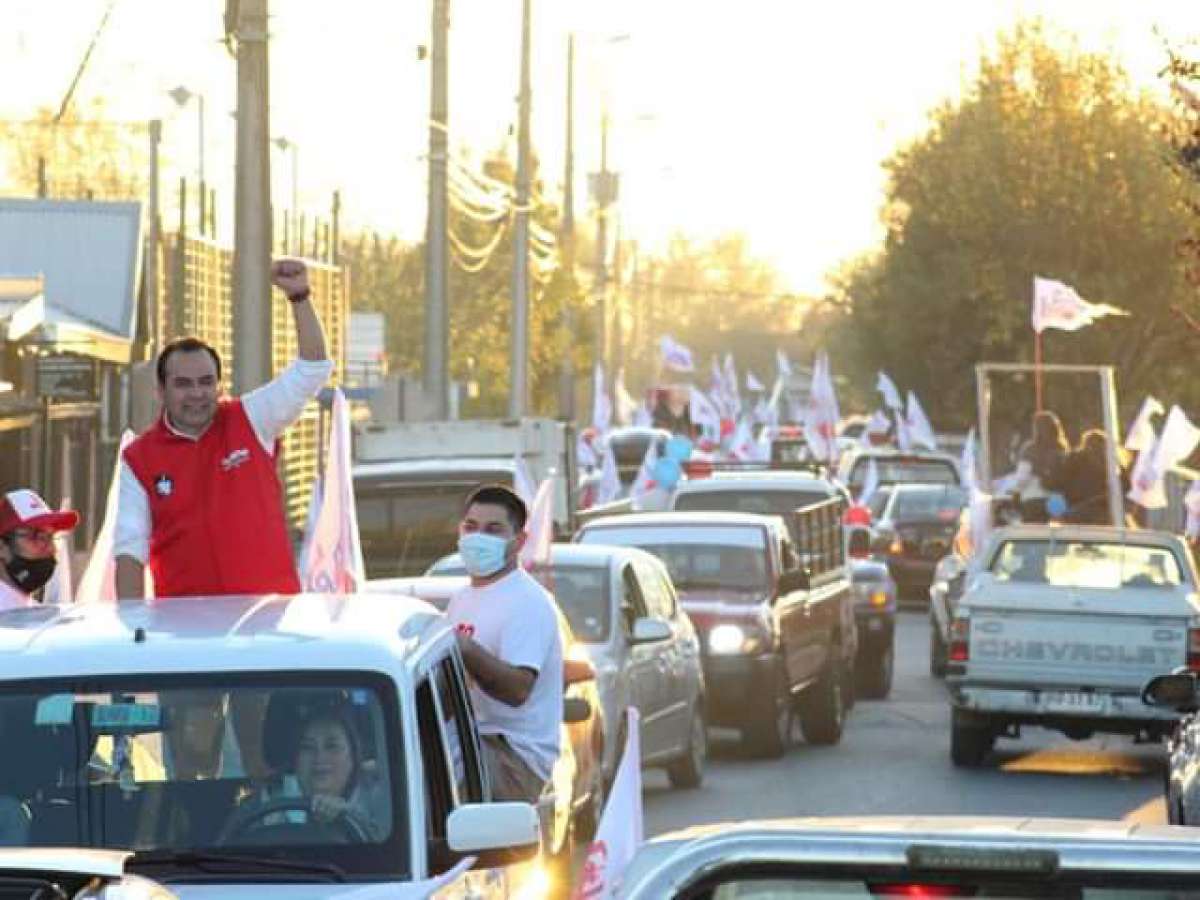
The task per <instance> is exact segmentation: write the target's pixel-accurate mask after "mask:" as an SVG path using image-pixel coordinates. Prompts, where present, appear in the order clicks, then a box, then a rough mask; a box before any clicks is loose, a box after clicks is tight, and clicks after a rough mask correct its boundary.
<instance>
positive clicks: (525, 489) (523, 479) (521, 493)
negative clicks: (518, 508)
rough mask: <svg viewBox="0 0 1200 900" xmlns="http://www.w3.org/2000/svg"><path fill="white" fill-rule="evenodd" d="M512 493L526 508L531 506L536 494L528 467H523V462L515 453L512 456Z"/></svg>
mask: <svg viewBox="0 0 1200 900" xmlns="http://www.w3.org/2000/svg"><path fill="white" fill-rule="evenodd" d="M513 493H514V494H516V495H517V496H518V497H520V498H521V499H522V500H523V501H524V502H525V506H526V507H528V506H530V505H532V503H533V498H534V496H535V495H536V494H537V487H536V486H535V484H534V480H533V476H532V475H530V474H529V466H527V465H525V460H523V459H521V457H520V455H519V454H516V453H514V454H513Z"/></svg>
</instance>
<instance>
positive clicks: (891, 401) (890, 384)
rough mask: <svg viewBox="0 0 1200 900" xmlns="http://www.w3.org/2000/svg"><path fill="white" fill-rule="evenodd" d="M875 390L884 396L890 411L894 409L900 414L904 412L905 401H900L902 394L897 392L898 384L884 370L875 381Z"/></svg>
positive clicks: (884, 403) (884, 402)
mask: <svg viewBox="0 0 1200 900" xmlns="http://www.w3.org/2000/svg"><path fill="white" fill-rule="evenodd" d="M875 390H877V391H879V393H881V394H883V405H884V406H886V407H887V408H888V409H894V410H896V411H897V412H899V413H903V412H904V401H903V400H901V399H900V392H899V391H898V390H896V383H895V382H894V381H892V379H890V378H889V377H888V374H887V372H884V371H883V370H882V369H881V370H880V371H879V376H878V377H877V378H876V379H875Z"/></svg>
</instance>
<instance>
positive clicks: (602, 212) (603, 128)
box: [591, 110, 617, 363]
mask: <svg viewBox="0 0 1200 900" xmlns="http://www.w3.org/2000/svg"><path fill="white" fill-rule="evenodd" d="M591 182H592V184H591V187H592V201H593V202H594V203H595V204H596V280H595V291H596V362H598V363H603V362H606V357H607V354H608V208H609V206H611V205H612V204H613V203H614V202H615V201H616V199H617V174H616V172H610V171H608V111H607V110H605V111H604V114H603V115H602V116H601V118H600V171H599V172H596V173H594V174H593V175H592V179H591Z"/></svg>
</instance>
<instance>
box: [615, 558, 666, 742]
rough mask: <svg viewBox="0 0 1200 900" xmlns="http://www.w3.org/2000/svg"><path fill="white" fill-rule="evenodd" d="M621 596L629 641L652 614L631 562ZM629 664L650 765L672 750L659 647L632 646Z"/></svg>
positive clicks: (626, 567) (623, 573) (624, 569)
mask: <svg viewBox="0 0 1200 900" xmlns="http://www.w3.org/2000/svg"><path fill="white" fill-rule="evenodd" d="M621 594H622V596H621V604H620V609H621V610H622V614H621V627H622V628H623V629H624V634H625V639H626V641H629V640H630V638H632V634H633V632H632V629H633V623H634V621H635V620H636V619H640V618H644V617H646V616H648V615H649V614H650V612H649V609H648V608H647V606H646V598H645V595H644V594H643V592H642V585H641V582H640V580H639V579H638V576H637V573H636V571H635V570H634V567H633V563H632V562H627V563H625V564H624V565H623V566H622V567H621ZM628 660H629V684H630V687H631V689H632V692H633V702H634V705H635V706H637V710H638V713H639V715H640V717H641V735H640V736H641V741H642V761H643V762H650V761H652V760H654V759H656V758H659V757H661V756H664V755H666V754H668V753H669V752H670V746H671V745H670V740H669V734H668V732H667V728H666V723H665V722H664V710H663V706H664V699H665V698H664V697H663V695H662V681H663V678H662V673H661V672H660V671H659V667H658V645H656V644H632V643H630V645H629V654H628Z"/></svg>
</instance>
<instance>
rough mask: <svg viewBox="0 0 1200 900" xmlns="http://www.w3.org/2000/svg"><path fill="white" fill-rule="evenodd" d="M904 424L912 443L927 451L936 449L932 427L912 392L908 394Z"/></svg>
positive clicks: (935, 437)
mask: <svg viewBox="0 0 1200 900" xmlns="http://www.w3.org/2000/svg"><path fill="white" fill-rule="evenodd" d="M905 424H906V425H907V426H908V437H909V440H910V441H911V442H912V443H914V444H920V445H921V446H922V447H925V448H927V449H929V450H936V449H937V435H935V434H934V432H933V426H932V425H930V424H929V419H928V418H927V417H926V415H925V410H923V409H922V408H921V401H920V400H918V399H917V395H916V394H915V393H913V392H912V391H909V392H908V415H906V416H905Z"/></svg>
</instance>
